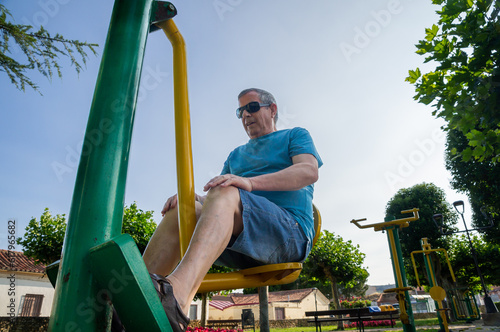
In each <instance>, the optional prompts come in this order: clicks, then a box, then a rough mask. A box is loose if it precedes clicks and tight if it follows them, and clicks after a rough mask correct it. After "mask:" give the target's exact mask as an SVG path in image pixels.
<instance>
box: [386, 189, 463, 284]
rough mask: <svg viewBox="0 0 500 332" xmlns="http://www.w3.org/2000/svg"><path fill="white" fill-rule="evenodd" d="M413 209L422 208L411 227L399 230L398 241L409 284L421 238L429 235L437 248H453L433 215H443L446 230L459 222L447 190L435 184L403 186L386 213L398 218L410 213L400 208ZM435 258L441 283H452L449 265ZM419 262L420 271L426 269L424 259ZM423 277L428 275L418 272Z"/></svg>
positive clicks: (413, 278)
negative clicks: (414, 252)
mask: <svg viewBox="0 0 500 332" xmlns="http://www.w3.org/2000/svg"><path fill="white" fill-rule="evenodd" d="M412 208H418V209H419V217H420V219H419V220H417V221H412V222H410V225H409V227H405V228H402V229H401V230H400V232H399V240H400V244H401V251H402V255H403V261H404V263H405V269H406V272H407V278H408V280H409V283H410V284H415V283H416V279H415V276H414V275H413V265H412V262H411V253H412V252H413V251H417V250H422V245H421V243H420V240H421V239H422V238H424V237H425V238H427V239H428V241H429V243H430V244H431V245H432V247H433V248H435V249H436V248H444V249H448V248H449V247H450V241H451V240H450V238H449V237H446V236H442V234H441V233H440V232H439V229H438V228H437V227H436V225H435V224H434V221H433V218H432V216H433V215H434V214H437V213H440V214H442V215H443V221H444V224H443V230H444V231H445V232H447V231H451V230H455V228H454V225H455V224H456V223H457V218H458V215H457V213H456V212H455V210H454V209H453V208H452V207H451V205H450V204H448V203H447V202H446V195H445V193H444V191H443V190H442V189H441V188H439V187H437V186H436V185H434V184H432V183H422V184H417V185H415V186H413V187H411V188H403V189H400V190H399V191H398V192H397V193H396V194H395V195H394V197H392V198H391V199H390V200H389V202H388V203H387V206H386V210H385V212H386V216H388V217H395V218H396V219H400V218H407V217H408V215H404V214H402V213H401V211H404V210H409V209H412ZM433 257H434V266H435V267H436V269H437V270H438V271H439V272H440V274H439V276H442V277H443V278H441V280H438V284H439V285H440V286H445V285H444V283H448V282H449V280H447V279H446V276H447V275H449V272H446V271H447V267H446V265H443V266H444V267H446V268H443V269H442V268H441V266H442V263H441V261H440V260H439V259H437V258H436V257H437V256H433ZM416 263H417V267H418V271H419V273H421V272H423V271H424V267H423V262H421V260H416ZM436 274H437V273H436ZM423 276H425V278H426V274H425V275H424V274H422V276H420V275H419V279H420V280H422V281H425V279H424V278H422V277H423ZM427 284H428V283H427Z"/></svg>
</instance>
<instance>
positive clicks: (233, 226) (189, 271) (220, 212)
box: [150, 186, 243, 313]
mask: <svg viewBox="0 0 500 332" xmlns="http://www.w3.org/2000/svg"><path fill="white" fill-rule="evenodd" d="M241 212H242V206H241V201H240V195H239V191H238V188H236V187H232V186H230V187H215V188H212V189H211V190H210V191H209V193H208V196H207V199H206V200H205V202H204V204H203V208H202V212H201V216H200V218H199V219H198V223H197V224H196V229H195V231H194V234H193V237H192V239H191V242H190V244H189V247H188V249H187V252H186V254H185V255H184V257H183V258H182V260H181V262H180V263H179V265H178V266H177V268H176V269H175V270H174V272H172V273H171V274H170V275H169V276H168V277H167V279H168V281H169V282H170V283H171V285H172V288H173V290H174V294H175V298H176V300H177V302H178V303H179V305H180V306H181V308H182V310H183V311H184V313H187V312H188V310H189V306H190V304H191V301H192V300H193V298H194V295H195V294H196V291H197V290H198V287H199V286H200V284H201V282H202V280H203V278H204V277H205V275H206V273H207V272H208V270H209V269H210V267H211V266H212V264H213V263H214V262H215V260H216V259H217V258H218V257H219V256H220V255H221V254H222V252H223V251H224V249H225V248H226V247H227V245H228V243H229V240H230V239H231V235H233V234H234V235H238V234H239V233H241V231H242V230H243V220H242V216H241ZM150 272H151V271H150Z"/></svg>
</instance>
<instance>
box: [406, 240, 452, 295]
mask: <svg viewBox="0 0 500 332" xmlns="http://www.w3.org/2000/svg"><path fill="white" fill-rule="evenodd" d="M422 242H423V245H422V247H423V248H424V250H416V251H412V252H411V262H412V264H413V271H415V278H416V279H417V285H418V286H419V287H422V286H421V285H420V279H419V278H418V271H417V264H416V263H415V257H414V256H413V255H414V254H425V258H426V259H427V264H430V263H431V261H430V258H429V254H430V253H432V252H436V251H443V252H444V254H445V256H446V263H447V264H448V268H449V269H450V274H451V278H452V279H453V282H457V280H456V279H455V273H453V268H452V267H451V263H450V257H449V256H448V252H447V251H446V249H443V248H438V249H431V245H430V244H429V243H428V242H427V238H423V239H422ZM429 266H430V265H429ZM430 274H431V278H432V280H436V279H435V276H434V271H432V269H431V271H430Z"/></svg>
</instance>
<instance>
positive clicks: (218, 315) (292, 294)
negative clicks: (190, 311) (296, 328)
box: [208, 288, 330, 320]
mask: <svg viewBox="0 0 500 332" xmlns="http://www.w3.org/2000/svg"><path fill="white" fill-rule="evenodd" d="M268 300H269V319H270V320H283V319H302V318H306V315H305V312H306V311H315V310H328V308H329V304H330V300H329V299H328V298H326V297H325V296H324V295H323V293H321V292H320V291H319V290H318V289H315V288H306V289H296V290H288V291H279V292H269V296H268ZM243 309H252V311H253V313H254V317H255V319H256V320H258V319H259V295H258V294H239V293H232V294H230V295H228V296H214V297H213V298H212V300H211V301H210V302H209V311H208V319H210V320H220V319H222V320H226V319H240V318H241V313H242V310H243Z"/></svg>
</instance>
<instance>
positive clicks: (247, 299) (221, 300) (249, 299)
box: [209, 288, 313, 310]
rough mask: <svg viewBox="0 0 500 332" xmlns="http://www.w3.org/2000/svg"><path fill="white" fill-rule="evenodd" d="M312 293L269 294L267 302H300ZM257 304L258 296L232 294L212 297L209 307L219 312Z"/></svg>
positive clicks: (295, 290) (302, 291) (304, 291)
mask: <svg viewBox="0 0 500 332" xmlns="http://www.w3.org/2000/svg"><path fill="white" fill-rule="evenodd" d="M312 291H313V289H312V288H305V289H294V290H287V291H279V292H270V293H269V296H268V300H269V302H270V303H271V302H300V301H302V300H303V299H304V298H305V297H306V296H307V295H309V294H310V293H311V292H312ZM258 303H259V294H240V293H232V294H229V295H228V296H214V297H213V298H212V301H210V303H209V305H211V306H212V307H214V308H217V309H219V310H224V309H226V308H229V307H232V306H234V305H252V304H258Z"/></svg>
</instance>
